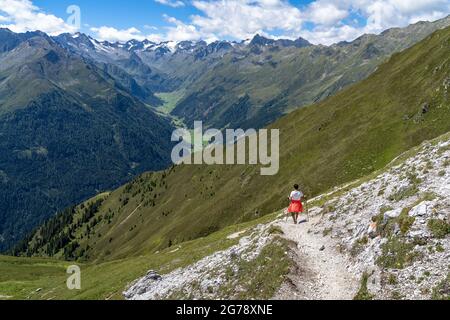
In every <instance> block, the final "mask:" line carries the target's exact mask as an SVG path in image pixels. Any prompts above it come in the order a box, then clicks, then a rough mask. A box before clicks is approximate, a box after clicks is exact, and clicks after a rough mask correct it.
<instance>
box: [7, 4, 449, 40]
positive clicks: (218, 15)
mask: <svg viewBox="0 0 450 320" xmlns="http://www.w3.org/2000/svg"><path fill="white" fill-rule="evenodd" d="M71 5H76V6H77V7H78V8H79V9H80V13H81V16H80V19H78V20H77V19H75V20H71V21H68V20H67V19H68V18H69V16H71V15H70V14H68V13H67V12H66V11H67V8H68V7H69V6H71ZM449 13H450V1H449V0H127V1H122V0H121V1H119V0H117V1H113V0H109V1H107V0H96V1H92V0H0V26H1V27H8V28H10V29H11V30H13V31H15V32H23V31H27V30H36V29H39V30H42V31H44V32H47V33H49V34H58V33H61V32H76V31H81V32H84V33H88V34H90V35H92V36H93V37H95V38H97V39H100V40H108V41H126V40H129V39H131V38H136V39H139V40H142V39H144V38H147V39H150V40H153V41H156V42H158V41H166V40H174V41H181V40H199V39H204V40H207V41H214V40H218V39H231V40H243V39H247V38H250V37H252V36H253V35H255V34H256V33H259V34H262V35H265V36H269V37H284V38H298V37H303V38H306V39H308V40H309V41H311V42H313V43H322V44H331V43H334V42H338V41H342V40H353V39H354V38H356V37H358V36H360V35H361V34H363V33H378V32H381V31H383V30H385V29H387V28H390V27H402V26H406V25H408V24H410V23H415V22H417V21H420V20H428V21H432V20H437V19H440V18H442V17H445V16H446V15H448V14H449ZM72 17H73V16H72ZM77 17H78V16H77ZM74 21H79V22H80V23H79V25H76V24H75V23H74Z"/></svg>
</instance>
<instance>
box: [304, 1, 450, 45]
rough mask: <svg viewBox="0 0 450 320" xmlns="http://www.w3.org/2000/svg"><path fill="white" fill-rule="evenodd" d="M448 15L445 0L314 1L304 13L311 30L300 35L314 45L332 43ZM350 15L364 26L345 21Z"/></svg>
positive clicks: (448, 4)
mask: <svg viewBox="0 0 450 320" xmlns="http://www.w3.org/2000/svg"><path fill="white" fill-rule="evenodd" d="M449 13H450V2H449V1H448V0H339V1H338V0H316V1H314V2H313V3H311V4H310V5H309V6H308V7H307V8H306V10H305V11H304V15H305V20H307V21H308V22H310V23H312V24H313V27H312V29H309V30H303V31H302V35H303V37H305V38H306V39H308V40H310V41H311V42H313V43H322V44H332V43H335V42H338V41H342V40H353V39H355V38H356V37H358V36H361V35H362V34H365V33H379V32H381V31H384V30H386V29H388V28H392V27H404V26H407V25H408V24H411V23H416V22H418V21H434V20H437V19H440V18H443V17H445V16H446V15H448V14H449ZM351 16H353V17H355V18H358V19H359V20H362V21H365V23H363V24H360V23H353V22H352V20H351V19H350V21H345V20H344V19H345V18H348V17H351Z"/></svg>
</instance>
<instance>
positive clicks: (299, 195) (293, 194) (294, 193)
mask: <svg viewBox="0 0 450 320" xmlns="http://www.w3.org/2000/svg"><path fill="white" fill-rule="evenodd" d="M289 198H290V199H291V200H295V201H298V200H301V199H302V198H303V193H302V192H301V191H297V190H295V191H292V192H291V195H290V197H289Z"/></svg>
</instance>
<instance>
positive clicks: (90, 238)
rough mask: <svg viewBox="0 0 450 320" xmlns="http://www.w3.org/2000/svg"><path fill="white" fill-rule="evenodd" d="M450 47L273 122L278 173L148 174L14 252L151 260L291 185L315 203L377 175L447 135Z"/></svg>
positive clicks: (396, 61) (399, 62)
mask: <svg viewBox="0 0 450 320" xmlns="http://www.w3.org/2000/svg"><path fill="white" fill-rule="evenodd" d="M449 48H450V28H446V29H444V30H440V31H437V32H435V33H434V34H432V35H431V36H429V37H428V38H426V39H425V40H423V41H421V42H420V43H418V44H417V45H415V46H413V47H412V48H410V49H408V50H406V51H404V52H402V53H399V54H395V55H394V56H392V58H391V59H390V60H389V61H388V62H386V63H384V64H382V65H381V66H380V67H379V68H378V70H377V71H376V72H375V73H374V74H373V75H372V76H370V77H369V78H368V79H366V80H364V81H362V82H360V83H358V84H356V85H353V86H351V87H350V88H348V89H346V90H344V91H342V92H341V93H339V94H337V95H336V96H333V97H331V98H329V99H327V100H325V101H323V102H321V103H318V104H316V105H312V106H309V107H306V108H302V109H300V110H298V111H296V112H293V113H292V114H290V115H288V116H286V117H284V118H282V119H280V120H279V121H277V122H275V123H274V124H272V125H270V128H279V129H280V130H281V137H280V139H281V140H280V153H281V154H280V168H281V169H280V172H279V174H278V175H275V176H260V175H259V168H258V167H257V166H176V167H172V168H170V169H168V170H166V171H162V172H157V173H146V174H144V175H142V176H140V177H139V178H137V179H135V180H134V181H133V182H131V183H129V184H127V185H125V186H123V187H121V188H119V189H117V190H115V191H113V192H111V193H108V194H106V195H103V196H102V197H101V199H100V200H99V199H93V200H90V201H88V202H87V203H85V204H83V205H80V206H78V207H76V208H75V209H74V212H75V215H74V217H73V218H68V220H71V222H70V223H69V224H66V223H58V219H62V218H61V217H59V218H56V219H55V220H52V221H50V222H49V223H50V224H52V226H48V225H47V226H44V227H42V228H40V229H38V230H37V231H36V233H35V234H33V235H31V236H30V237H29V238H28V239H26V241H24V243H23V244H22V245H21V246H18V247H17V248H16V250H15V253H16V254H24V255H44V256H45V255H52V256H55V257H69V258H74V259H81V260H83V259H86V260H89V261H92V260H99V261H100V260H113V259H121V258H125V257H130V256H139V255H142V254H149V253H153V252H156V251H158V250H163V249H166V248H168V247H173V246H175V245H177V244H179V243H182V242H185V241H188V240H192V239H197V238H200V237H204V236H207V235H209V234H211V233H213V232H214V231H217V230H220V229H222V228H224V227H226V226H228V225H231V224H235V223H239V222H243V221H247V220H251V219H254V218H257V217H258V216H261V215H265V214H268V213H271V212H274V211H276V210H277V209H279V208H281V207H283V206H284V205H285V204H286V201H285V199H286V197H287V194H288V192H289V191H290V189H291V185H292V184H293V183H294V182H300V183H301V184H302V188H303V190H305V192H306V193H307V194H308V195H309V196H314V195H317V194H319V193H321V192H324V191H326V190H328V189H330V188H332V187H334V186H337V185H340V184H342V183H345V182H348V181H352V180H354V179H357V178H359V177H363V176H365V175H367V174H369V173H371V172H373V171H375V170H377V169H380V168H382V167H384V166H385V165H386V164H387V163H388V162H390V161H391V160H392V159H394V158H395V157H396V156H398V155H399V154H400V153H402V152H404V151H406V150H409V149H410V148H412V147H414V146H416V145H418V144H420V143H421V142H422V141H424V140H428V139H432V138H434V137H437V136H439V135H441V134H443V133H446V132H448V131H449V130H450V121H449V119H450V102H449V97H448V87H449V86H450V56H449V55H448V52H449ZM97 201H101V203H98V205H95V210H94V213H93V214H92V216H90V217H89V218H88V219H87V220H86V221H84V220H85V219H84V218H83V217H84V216H85V215H86V214H87V212H89V211H90V209H89V208H92V205H94V204H95V203H96V202H97ZM64 238H67V239H68V243H65V241H62V242H61V241H60V239H64ZM58 243H63V244H64V245H61V246H59V245H58ZM50 246H51V247H50ZM66 253H67V254H66ZM69 253H70V254H69Z"/></svg>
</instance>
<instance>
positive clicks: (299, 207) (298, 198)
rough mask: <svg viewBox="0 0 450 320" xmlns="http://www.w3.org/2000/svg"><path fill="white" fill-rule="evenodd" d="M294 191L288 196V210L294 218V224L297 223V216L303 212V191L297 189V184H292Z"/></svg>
mask: <svg viewBox="0 0 450 320" xmlns="http://www.w3.org/2000/svg"><path fill="white" fill-rule="evenodd" d="M294 189H295V190H294V191H292V192H291V195H290V196H289V201H290V202H291V204H290V205H289V208H288V212H289V213H290V214H291V215H292V218H293V219H294V224H297V223H298V216H299V215H300V213H303V204H302V200H303V197H304V195H303V193H302V192H301V191H300V190H299V186H298V184H296V185H294Z"/></svg>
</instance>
